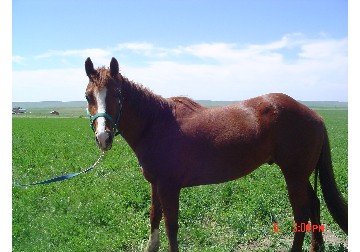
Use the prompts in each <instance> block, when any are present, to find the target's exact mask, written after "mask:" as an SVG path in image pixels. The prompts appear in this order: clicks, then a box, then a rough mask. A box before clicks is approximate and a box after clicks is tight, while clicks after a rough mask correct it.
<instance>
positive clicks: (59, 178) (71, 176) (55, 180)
mask: <svg viewBox="0 0 360 252" xmlns="http://www.w3.org/2000/svg"><path fill="white" fill-rule="evenodd" d="M104 155H105V152H103V153H101V155H100V157H99V158H98V160H97V161H96V162H95V163H94V164H93V165H92V166H90V167H89V168H87V169H86V170H83V171H81V172H77V173H72V174H67V175H63V176H60V177H56V178H52V179H48V180H44V181H41V182H35V183H30V184H15V186H34V185H41V184H49V183H53V182H57V181H61V180H65V179H70V178H73V177H76V176H78V175H80V174H83V173H86V172H88V171H91V170H92V169H94V168H95V167H96V166H97V165H98V163H99V162H100V160H101V159H102V158H103V157H104Z"/></svg>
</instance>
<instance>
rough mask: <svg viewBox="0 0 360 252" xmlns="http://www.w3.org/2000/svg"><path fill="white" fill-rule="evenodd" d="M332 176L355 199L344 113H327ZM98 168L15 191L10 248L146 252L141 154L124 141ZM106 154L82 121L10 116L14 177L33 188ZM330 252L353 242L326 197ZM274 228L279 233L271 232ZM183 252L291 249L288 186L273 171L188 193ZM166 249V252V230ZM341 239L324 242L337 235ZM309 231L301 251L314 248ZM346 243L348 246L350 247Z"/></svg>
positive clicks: (146, 191) (146, 193)
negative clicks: (350, 183) (275, 226)
mask: <svg viewBox="0 0 360 252" xmlns="http://www.w3.org/2000/svg"><path fill="white" fill-rule="evenodd" d="M319 113H320V114H321V115H322V116H323V117H324V119H325V121H326V124H327V128H328V132H329V136H330V141H331V149H332V158H333V166H334V172H335V176H336V180H337V183H338V186H339V188H340V191H341V192H342V194H343V196H344V197H345V199H347V195H348V184H347V182H348V178H347V110H321V111H319ZM115 141H116V142H115V143H114V146H113V149H112V150H111V151H110V152H108V153H107V155H106V156H105V158H104V160H103V161H102V162H101V163H100V164H99V166H98V167H97V168H96V169H95V170H93V171H91V172H89V173H87V174H84V175H81V176H79V177H76V178H73V179H71V180H67V181H62V182H58V183H54V184H48V185H40V186H34V187H13V192H12V193H13V203H12V204H13V206H12V207H13V234H12V235H13V251H143V250H144V248H145V246H146V243H147V240H148V235H149V234H148V232H149V206H150V186H149V184H148V182H146V180H145V179H144V178H143V177H142V174H141V172H140V169H139V165H138V162H137V160H136V157H135V155H134V154H133V152H132V151H131V149H130V148H129V147H128V145H127V144H126V143H125V142H124V140H123V139H122V138H121V137H119V138H117V139H116V140H115ZM99 154H100V152H99V150H97V148H96V146H95V143H94V136H93V132H92V131H91V129H90V127H89V125H88V121H87V120H86V119H83V118H76V117H74V118H56V117H55V118H51V119H50V118H17V117H16V116H14V117H13V180H14V182H16V183H29V182H34V181H39V180H44V179H47V178H50V177H55V176H59V175H62V174H67V173H73V172H78V171H80V170H83V169H85V168H87V167H88V166H90V165H92V164H93V163H94V162H95V161H96V160H97V158H98V156H99ZM318 195H319V198H320V200H321V215H322V217H321V218H322V221H323V223H325V224H326V227H325V235H324V237H325V241H326V249H327V251H346V244H347V236H346V235H344V234H343V232H342V231H341V230H340V229H339V227H338V226H337V224H336V223H335V222H334V221H333V220H332V217H331V216H330V214H329V212H328V210H327V208H326V206H325V203H324V200H323V197H322V194H321V193H318ZM275 221H277V222H278V226H279V232H278V233H275V232H274V231H273V223H274V222H275ZM179 225H180V230H179V236H178V238H179V246H180V250H181V251H249V250H252V251H279V250H281V249H285V250H289V249H290V247H291V243H292V236H293V233H292V232H291V230H292V229H293V216H292V212H291V207H290V203H289V201H288V198H287V191H286V185H285V181H284V179H283V176H282V174H281V172H280V170H279V168H278V167H277V166H275V165H272V166H270V165H263V166H261V167H260V168H259V169H257V170H256V171H254V172H253V173H251V174H249V175H248V176H246V177H244V178H241V179H238V180H236V181H231V182H228V183H224V184H219V185H207V186H200V187H193V188H186V189H183V190H182V192H181V199H180V218H179ZM160 232H161V237H160V239H161V247H160V251H167V238H166V235H165V231H164V226H163V222H162V224H161V229H160ZM328 234H331V235H334V236H335V237H336V239H332V240H326V239H327V237H330V235H328ZM309 244H310V234H309V233H307V234H306V240H305V244H304V248H305V249H308V247H309ZM344 244H345V245H344Z"/></svg>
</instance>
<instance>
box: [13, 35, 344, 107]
mask: <svg viewBox="0 0 360 252" xmlns="http://www.w3.org/2000/svg"><path fill="white" fill-rule="evenodd" d="M288 51H291V52H292V56H291V57H292V58H291V60H289V55H288ZM119 52H121V55H125V57H124V59H121V58H118V60H119V62H120V69H121V72H122V74H124V75H125V76H127V77H128V78H129V79H133V80H135V81H136V82H140V83H142V84H143V85H145V86H147V87H149V88H150V89H152V90H153V91H154V92H156V93H159V94H161V95H163V96H165V97H168V96H175V95H187V96H189V97H191V98H195V99H212V100H241V99H246V98H249V97H252V96H256V95H261V94H264V93H268V92H283V93H287V94H289V95H291V96H293V97H294V98H295V99H301V100H340V101H346V100H347V90H348V89H347V81H348V79H347V69H348V65H347V58H348V56H347V38H345V39H339V40H335V39H328V38H326V37H321V38H318V39H308V38H306V37H305V36H304V35H302V34H289V35H286V36H283V37H282V38H281V39H279V40H277V41H272V42H269V43H265V44H249V45H238V44H235V43H230V44H229V43H203V44H194V45H188V46H180V45H179V46H177V47H174V48H166V47H157V46H155V45H153V44H151V43H122V44H118V45H117V46H115V47H114V48H112V49H106V50H105V49H85V50H68V51H52V52H48V53H46V54H43V55H42V57H65V58H66V59H67V60H70V58H67V57H69V56H79V57H82V59H85V58H86V57H88V56H90V57H91V58H92V60H93V62H94V65H95V66H101V65H105V66H108V64H109V61H110V58H111V57H112V56H113V55H114V54H117V55H118V53H119ZM134 53H135V54H136V55H137V58H136V60H139V63H138V64H136V65H134V64H127V62H126V61H127V59H129V58H131V57H130V56H129V55H133V54H134ZM126 55H128V56H126ZM126 58H127V59H126ZM181 59H182V60H181ZM184 59H186V60H184ZM136 62H137V61H136ZM144 62H145V64H144ZM83 71H84V70H79V69H76V70H71V69H70V70H69V69H66V70H61V69H58V70H41V71H40V70H39V71H26V73H24V72H22V71H15V72H14V74H13V76H14V92H13V95H14V100H22V99H25V98H26V97H24V98H22V99H20V98H17V97H19V95H18V94H17V93H15V89H17V90H19V89H20V88H19V87H21V86H26V85H34V86H35V85H39V83H43V84H41V86H42V87H44V86H46V85H48V86H52V87H54V88H53V90H54V89H56V88H59V89H61V87H63V88H64V87H66V88H67V89H68V92H62V93H61V95H63V96H61V97H65V98H64V99H63V100H74V99H75V100H76V99H79V98H81V99H82V97H83V92H84V91H83V90H84V89H85V86H86V78H85V77H86V76H85V74H84V72H83ZM65 76H66V77H65ZM84 78H85V80H83V79H84ZM80 80H81V81H80ZM79 86H80V87H81V88H79ZM20 90H21V89H20ZM43 90H46V89H43ZM29 91H30V90H29ZM49 91H51V90H50V88H49ZM41 93H42V92H40V91H39V94H41ZM43 94H44V96H45V94H46V95H48V96H47V97H50V96H51V95H53V93H48V92H45V91H43ZM70 94H72V96H70ZM73 94H77V96H75V95H73ZM37 95H38V94H37ZM61 97H60V98H58V100H59V99H60V100H61ZM77 97H79V98H77ZM41 99H42V100H44V99H47V100H49V99H50V98H45V97H44V98H41Z"/></svg>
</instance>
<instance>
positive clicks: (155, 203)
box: [145, 184, 162, 252]
mask: <svg viewBox="0 0 360 252" xmlns="http://www.w3.org/2000/svg"><path fill="white" fill-rule="evenodd" d="M161 218H162V210H161V204H160V199H159V196H158V192H157V186H156V185H155V184H151V209H150V225H151V229H150V237H149V241H148V245H147V248H146V250H145V252H157V251H159V246H160V237H159V225H160V221H161Z"/></svg>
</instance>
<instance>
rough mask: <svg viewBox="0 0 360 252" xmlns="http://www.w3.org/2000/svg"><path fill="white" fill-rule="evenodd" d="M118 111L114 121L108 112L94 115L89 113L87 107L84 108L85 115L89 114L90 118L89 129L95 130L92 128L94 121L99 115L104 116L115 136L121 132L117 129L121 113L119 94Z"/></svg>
mask: <svg viewBox="0 0 360 252" xmlns="http://www.w3.org/2000/svg"><path fill="white" fill-rule="evenodd" d="M118 104H119V112H118V115H117V118H116V121H115V122H114V120H113V119H112V117H111V116H110V115H109V114H106V113H97V114H95V115H91V114H90V111H89V109H86V113H87V115H88V116H89V119H90V127H91V129H92V130H93V131H94V132H95V128H94V122H95V120H96V119H97V118H99V117H105V118H106V119H108V120H109V121H110V123H111V125H112V128H113V133H114V135H115V136H117V135H120V134H121V132H120V131H119V130H118V128H117V127H118V123H119V121H120V115H121V107H122V106H121V100H120V95H119V102H118Z"/></svg>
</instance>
